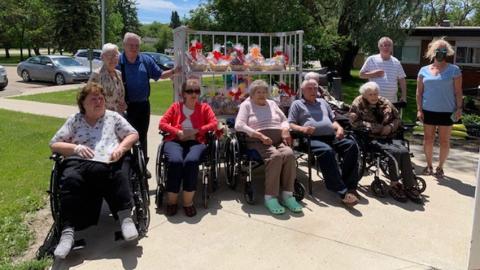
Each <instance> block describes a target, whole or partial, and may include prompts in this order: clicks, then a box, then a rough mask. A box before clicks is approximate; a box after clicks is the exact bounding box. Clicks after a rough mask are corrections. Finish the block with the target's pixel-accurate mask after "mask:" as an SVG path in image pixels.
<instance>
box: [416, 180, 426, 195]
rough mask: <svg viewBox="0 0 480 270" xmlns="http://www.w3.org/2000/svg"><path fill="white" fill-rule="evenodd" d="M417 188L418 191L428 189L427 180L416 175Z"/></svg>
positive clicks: (421, 191)
mask: <svg viewBox="0 0 480 270" xmlns="http://www.w3.org/2000/svg"><path fill="white" fill-rule="evenodd" d="M415 188H416V189H417V190H418V192H420V193H423V192H424V191H425V190H426V189H427V182H426V181H425V179H423V178H421V177H419V176H415Z"/></svg>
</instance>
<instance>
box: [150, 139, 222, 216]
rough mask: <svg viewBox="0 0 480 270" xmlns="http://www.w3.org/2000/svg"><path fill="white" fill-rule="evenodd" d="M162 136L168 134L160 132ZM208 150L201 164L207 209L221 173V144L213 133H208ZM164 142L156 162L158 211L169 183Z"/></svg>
mask: <svg viewBox="0 0 480 270" xmlns="http://www.w3.org/2000/svg"><path fill="white" fill-rule="evenodd" d="M160 134H161V135H162V136H164V137H165V136H166V135H167V134H166V133H164V132H160ZM206 138H207V149H205V151H204V153H203V157H202V162H201V164H200V170H201V172H202V173H201V175H202V201H203V206H204V208H205V209H207V208H208V200H209V198H210V189H211V190H212V192H215V191H216V190H217V189H218V180H217V179H218V175H219V171H220V163H219V161H220V156H219V155H220V153H219V149H220V142H219V140H218V136H217V134H215V133H214V132H212V131H209V132H207V134H206ZM163 147H164V142H163V141H162V142H161V143H160V145H159V146H158V149H157V161H156V172H157V178H156V179H157V189H156V192H155V205H156V206H157V211H159V210H160V209H161V208H162V205H163V196H164V194H165V192H166V182H167V175H168V174H167V170H168V160H167V157H166V156H165V154H164V151H163Z"/></svg>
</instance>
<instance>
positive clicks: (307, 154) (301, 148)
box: [290, 130, 363, 195]
mask: <svg viewBox="0 0 480 270" xmlns="http://www.w3.org/2000/svg"><path fill="white" fill-rule="evenodd" d="M290 134H291V135H292V139H293V150H294V153H295V158H296V160H297V168H298V167H299V161H300V160H303V161H305V162H306V163H307V175H308V194H309V195H312V185H313V180H312V167H315V169H316V171H317V176H318V177H320V178H323V176H322V175H321V170H320V168H319V166H318V162H319V160H318V155H315V154H314V153H313V152H312V149H311V140H312V136H310V135H307V134H304V133H302V132H298V131H293V130H292V131H290ZM345 138H347V139H351V140H352V141H353V142H354V144H355V147H357V150H358V151H357V152H358V153H360V146H359V145H358V143H357V141H356V139H355V138H354V136H353V135H352V133H351V132H350V131H347V130H345ZM335 159H336V161H337V164H338V167H339V171H340V173H341V172H342V170H341V169H340V168H342V162H343V160H342V158H341V157H340V156H339V155H338V154H337V155H335ZM358 161H359V162H357V170H358V172H359V174H358V177H359V179H358V181H360V179H361V178H362V176H363V175H362V174H361V171H362V167H361V164H362V163H361V157H360V154H359V158H358Z"/></svg>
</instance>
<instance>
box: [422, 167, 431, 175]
mask: <svg viewBox="0 0 480 270" xmlns="http://www.w3.org/2000/svg"><path fill="white" fill-rule="evenodd" d="M422 174H423V175H432V174H433V167H429V166H427V167H425V169H423V171H422Z"/></svg>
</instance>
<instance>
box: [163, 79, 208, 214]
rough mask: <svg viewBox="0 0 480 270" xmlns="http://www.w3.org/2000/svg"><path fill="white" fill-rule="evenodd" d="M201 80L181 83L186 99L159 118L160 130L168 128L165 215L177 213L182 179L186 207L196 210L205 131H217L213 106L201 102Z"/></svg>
mask: <svg viewBox="0 0 480 270" xmlns="http://www.w3.org/2000/svg"><path fill="white" fill-rule="evenodd" d="M199 95H200V82H199V81H198V80H192V79H190V80H187V82H186V83H184V84H183V85H182V97H183V102H175V103H173V104H172V105H171V106H170V108H168V110H167V111H166V112H165V114H164V115H163V117H162V118H161V120H160V130H162V131H164V132H167V133H168V135H167V136H165V138H164V141H165V144H164V148H163V151H164V153H165V156H166V158H167V160H168V173H167V183H166V189H167V209H166V215H167V216H173V215H175V214H176V213H177V206H178V203H177V201H178V193H179V191H180V184H181V183H182V180H183V209H184V211H185V215H187V216H188V217H193V216H195V215H196V214H197V210H196V209H195V206H194V205H193V196H194V195H195V189H196V187H197V177H198V166H199V165H200V162H201V158H202V155H203V152H204V150H205V149H206V145H205V143H206V139H205V135H206V133H207V132H208V131H215V130H216V128H217V119H216V118H215V114H214V113H213V111H212V109H211V108H210V106H209V105H208V104H206V103H200V102H199V101H198V96H199Z"/></svg>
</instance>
